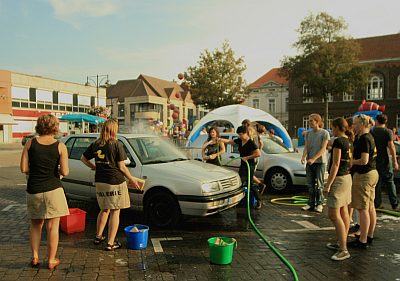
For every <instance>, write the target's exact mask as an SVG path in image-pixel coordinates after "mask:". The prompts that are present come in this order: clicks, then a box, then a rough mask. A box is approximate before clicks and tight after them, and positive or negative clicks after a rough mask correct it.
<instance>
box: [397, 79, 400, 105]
mask: <svg viewBox="0 0 400 281" xmlns="http://www.w3.org/2000/svg"><path fill="white" fill-rule="evenodd" d="M397 98H398V99H400V75H399V76H397Z"/></svg>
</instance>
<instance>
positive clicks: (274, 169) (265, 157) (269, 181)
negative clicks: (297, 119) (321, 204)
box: [187, 133, 307, 193]
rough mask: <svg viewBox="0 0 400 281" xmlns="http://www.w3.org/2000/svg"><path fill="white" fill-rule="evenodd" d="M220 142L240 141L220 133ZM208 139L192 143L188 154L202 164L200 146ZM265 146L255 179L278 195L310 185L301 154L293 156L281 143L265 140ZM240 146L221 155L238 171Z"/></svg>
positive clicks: (263, 140)
mask: <svg viewBox="0 0 400 281" xmlns="http://www.w3.org/2000/svg"><path fill="white" fill-rule="evenodd" d="M220 135H221V138H225V139H235V138H238V136H237V134H235V133H221V134H220ZM206 138H207V135H200V136H199V137H198V138H197V139H196V140H195V142H193V143H189V144H188V147H187V150H188V153H190V155H191V157H192V158H193V159H197V160H201V146H202V145H203V143H204V142H205V140H206ZM261 140H262V142H263V144H264V146H263V149H262V150H261V157H260V159H259V163H258V165H257V170H256V172H255V175H256V176H257V177H259V178H262V179H264V183H265V184H266V185H267V188H268V189H269V190H271V191H273V192H276V193H282V192H286V191H287V190H288V189H289V188H290V187H292V186H305V185H307V178H306V170H305V165H303V164H301V154H300V153H296V152H292V151H290V150H289V149H288V148H286V147H285V146H284V145H283V144H282V143H280V142H279V141H278V140H274V139H271V138H270V137H268V136H262V137H261ZM238 157H239V151H238V146H237V145H230V144H229V145H227V146H226V152H225V153H224V154H223V155H222V164H223V165H226V164H227V167H229V168H232V169H234V170H237V169H238V168H239V166H240V160H233V159H234V158H238Z"/></svg>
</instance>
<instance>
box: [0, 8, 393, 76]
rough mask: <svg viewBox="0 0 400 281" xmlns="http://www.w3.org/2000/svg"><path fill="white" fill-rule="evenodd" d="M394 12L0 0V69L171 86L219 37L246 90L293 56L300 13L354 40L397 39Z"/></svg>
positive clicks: (217, 42) (365, 9) (216, 43)
mask: <svg viewBox="0 0 400 281" xmlns="http://www.w3.org/2000/svg"><path fill="white" fill-rule="evenodd" d="M399 11H400V1H399V0H385V1H376V0H186V1H181V0H0V34H1V38H2V40H1V41H0V69H7V70H11V71H15V72H20V73H26V74H30V75H39V76H43V77H48V78H53V79H59V80H65V81H70V82H77V83H85V82H86V76H88V75H89V76H91V75H96V74H99V75H104V74H108V75H109V76H110V80H111V82H112V83H116V82H117V81H118V80H125V79H135V78H137V77H138V76H139V74H145V75H150V76H155V77H159V78H162V79H166V80H172V79H176V80H177V74H178V73H180V72H184V71H185V70H186V69H187V68H188V67H189V66H193V65H196V63H197V61H198V59H199V56H200V54H201V52H203V51H204V50H205V49H209V50H214V49H215V48H220V47H221V46H222V43H223V41H224V40H228V41H229V43H230V44H231V46H232V48H233V50H234V51H235V55H236V56H237V57H239V56H243V57H244V60H245V63H246V66H247V70H246V71H245V73H244V77H245V79H246V81H247V83H252V82H254V81H255V80H256V79H257V78H259V77H261V76H262V75H263V74H265V73H266V72H268V71H269V70H270V69H271V68H274V67H279V66H280V64H281V60H282V59H283V57H284V56H292V55H295V54H296V52H297V51H296V50H295V49H293V48H292V44H293V43H294V42H295V41H296V40H297V38H298V33H297V31H296V29H297V28H298V27H299V24H300V22H301V21H302V20H303V19H304V18H305V17H306V16H308V15H309V14H310V13H313V14H317V13H319V12H327V13H328V14H330V15H332V16H333V17H335V18H337V17H339V16H341V17H343V18H344V20H345V21H346V22H347V23H348V26H349V28H348V31H347V33H348V34H349V35H350V36H352V37H354V38H362V37H371V36H378V35H385V34H394V33H399V32H400V17H399V16H398V12H399Z"/></svg>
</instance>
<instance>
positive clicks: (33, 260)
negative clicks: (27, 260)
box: [31, 258, 40, 268]
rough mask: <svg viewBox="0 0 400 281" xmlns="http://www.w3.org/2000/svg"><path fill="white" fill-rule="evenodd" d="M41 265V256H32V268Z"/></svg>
mask: <svg viewBox="0 0 400 281" xmlns="http://www.w3.org/2000/svg"><path fill="white" fill-rule="evenodd" d="M39 265H40V263H39V258H32V260H31V267H32V268H38V267H39Z"/></svg>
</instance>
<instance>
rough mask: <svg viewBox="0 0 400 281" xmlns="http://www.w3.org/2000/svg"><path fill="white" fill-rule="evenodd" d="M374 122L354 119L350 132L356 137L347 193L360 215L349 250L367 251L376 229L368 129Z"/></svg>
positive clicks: (359, 117)
mask: <svg viewBox="0 0 400 281" xmlns="http://www.w3.org/2000/svg"><path fill="white" fill-rule="evenodd" d="M374 123H375V122H374V120H372V119H371V118H370V117H369V116H367V115H364V114H360V115H357V116H355V117H354V129H355V132H356V134H357V135H358V137H357V138H356V140H355V141H354V152H353V160H352V164H353V166H352V168H351V169H352V172H354V176H353V185H352V190H351V206H352V207H353V208H354V209H357V210H358V212H359V214H360V230H359V231H360V232H359V234H355V236H356V240H354V241H352V242H350V243H349V244H348V246H349V247H352V248H361V249H366V248H367V242H368V243H372V239H373V235H374V232H375V226H376V211H375V206H374V199H375V186H376V184H377V183H378V172H377V171H376V147H375V141H374V137H373V136H372V135H371V134H370V132H369V130H370V129H369V128H370V127H372V126H374Z"/></svg>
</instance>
